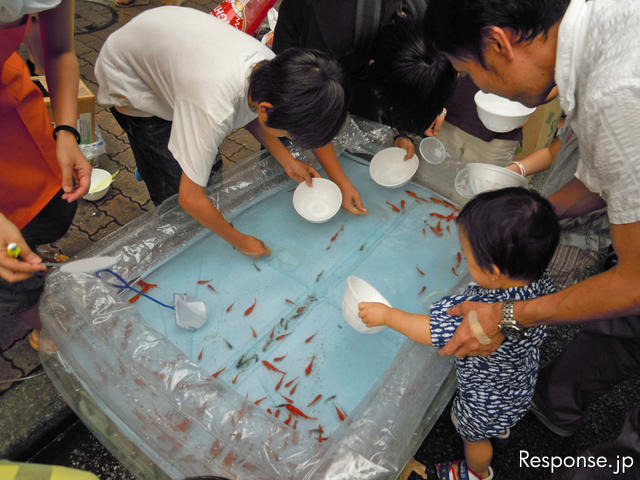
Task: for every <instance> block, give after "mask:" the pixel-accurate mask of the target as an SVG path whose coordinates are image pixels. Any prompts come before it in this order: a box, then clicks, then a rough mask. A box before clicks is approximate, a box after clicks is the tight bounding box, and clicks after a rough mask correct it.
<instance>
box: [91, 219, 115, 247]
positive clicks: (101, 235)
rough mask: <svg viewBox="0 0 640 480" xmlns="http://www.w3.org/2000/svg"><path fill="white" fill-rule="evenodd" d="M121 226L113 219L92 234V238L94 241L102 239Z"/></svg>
mask: <svg viewBox="0 0 640 480" xmlns="http://www.w3.org/2000/svg"><path fill="white" fill-rule="evenodd" d="M119 228H120V225H118V223H116V222H115V221H113V222H111V223H109V224H108V225H107V226H105V227H104V228H101V229H100V230H98V231H97V232H95V233H94V234H93V235H91V240H92V241H94V242H97V241H98V240H102V239H103V238H104V237H106V236H107V235H109V234H110V233H113V232H115V231H116V230H118V229H119Z"/></svg>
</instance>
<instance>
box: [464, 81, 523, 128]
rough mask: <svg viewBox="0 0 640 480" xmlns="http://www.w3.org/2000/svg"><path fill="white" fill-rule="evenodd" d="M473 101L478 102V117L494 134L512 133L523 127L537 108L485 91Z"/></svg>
mask: <svg viewBox="0 0 640 480" xmlns="http://www.w3.org/2000/svg"><path fill="white" fill-rule="evenodd" d="M473 99H474V100H475V102H476V108H477V110H478V117H480V120H481V121H482V123H483V124H484V126H485V127H487V128H488V129H489V130H491V131H493V132H500V133H504V132H510V131H511V130H514V129H516V128H518V127H519V126H520V125H522V124H523V123H524V121H525V120H526V119H527V117H528V116H529V115H531V114H532V113H533V112H534V111H535V108H529V107H526V106H524V105H523V104H521V103H519V102H514V101H513V100H509V99H508V98H504V97H500V96H498V95H494V94H493V93H485V92H483V91H479V92H476V94H475V95H474V97H473Z"/></svg>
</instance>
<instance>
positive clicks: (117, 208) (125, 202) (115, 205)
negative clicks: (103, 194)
mask: <svg viewBox="0 0 640 480" xmlns="http://www.w3.org/2000/svg"><path fill="white" fill-rule="evenodd" d="M113 191H114V193H116V194H115V195H113V196H112V197H111V198H109V199H108V200H107V201H105V202H104V203H102V204H101V205H99V206H98V208H100V209H101V210H103V211H104V212H109V215H111V216H112V217H113V218H114V219H115V220H116V222H117V223H118V225H120V226H122V225H125V224H127V223H129V222H130V221H131V220H133V219H134V218H138V217H139V216H140V215H142V214H143V213H144V212H145V211H144V210H143V209H142V207H141V206H140V204H139V203H137V202H135V201H131V200H130V199H128V198H125V197H124V196H123V195H118V194H117V193H119V190H117V189H115V188H114V189H113ZM92 238H93V236H92Z"/></svg>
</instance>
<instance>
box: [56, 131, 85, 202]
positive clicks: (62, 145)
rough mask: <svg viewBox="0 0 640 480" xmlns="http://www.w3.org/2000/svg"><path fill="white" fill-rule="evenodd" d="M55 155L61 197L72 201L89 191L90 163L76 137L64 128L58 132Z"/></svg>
mask: <svg viewBox="0 0 640 480" xmlns="http://www.w3.org/2000/svg"><path fill="white" fill-rule="evenodd" d="M56 155H57V157H58V163H59V164H60V169H61V170H62V190H63V191H64V194H63V195H62V198H63V199H64V200H66V201H67V202H69V203H71V202H74V201H76V200H78V199H79V198H80V197H82V196H83V195H84V194H85V193H87V192H88V191H89V186H90V185H91V164H90V163H89V161H88V160H87V159H86V157H85V156H84V154H83V153H82V151H80V148H79V147H78V142H77V141H76V137H75V136H74V135H73V134H72V133H71V132H67V131H64V130H61V131H59V132H58V139H57V141H56Z"/></svg>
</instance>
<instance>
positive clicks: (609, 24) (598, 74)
mask: <svg viewBox="0 0 640 480" xmlns="http://www.w3.org/2000/svg"><path fill="white" fill-rule="evenodd" d="M639 38H640V2H638V1H637V0H589V1H587V2H585V0H572V2H571V4H570V5H569V7H568V9H567V11H566V13H565V15H564V17H563V19H562V22H561V24H560V30H559V33H558V47H557V56H556V72H555V80H556V83H557V85H558V90H559V95H560V104H561V106H562V109H563V110H564V111H565V113H566V114H567V117H568V120H569V123H570V125H571V128H572V129H573V130H574V132H575V133H576V135H577V137H578V140H579V148H580V160H579V162H578V168H577V171H576V177H578V179H579V180H580V181H582V182H583V183H584V184H585V185H586V186H587V188H589V190H591V191H593V192H595V193H598V194H599V195H601V196H602V198H603V199H604V200H605V201H606V202H607V213H608V215H609V221H610V222H611V223H613V224H626V223H634V222H638V221H640V40H638V39H639Z"/></svg>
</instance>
